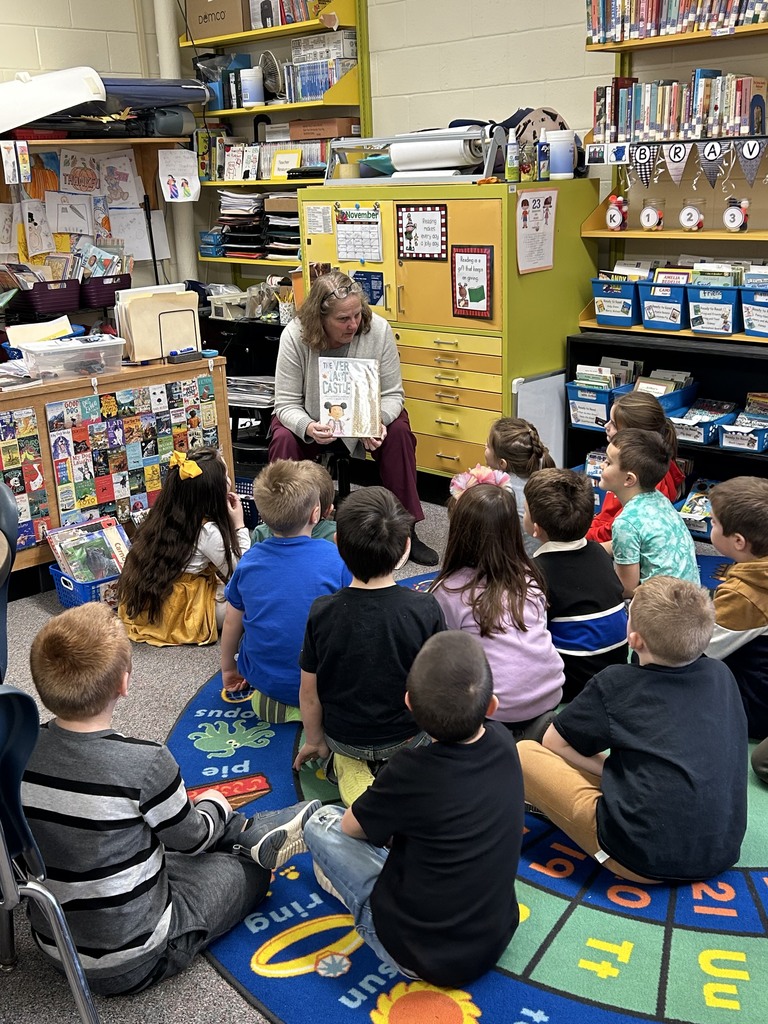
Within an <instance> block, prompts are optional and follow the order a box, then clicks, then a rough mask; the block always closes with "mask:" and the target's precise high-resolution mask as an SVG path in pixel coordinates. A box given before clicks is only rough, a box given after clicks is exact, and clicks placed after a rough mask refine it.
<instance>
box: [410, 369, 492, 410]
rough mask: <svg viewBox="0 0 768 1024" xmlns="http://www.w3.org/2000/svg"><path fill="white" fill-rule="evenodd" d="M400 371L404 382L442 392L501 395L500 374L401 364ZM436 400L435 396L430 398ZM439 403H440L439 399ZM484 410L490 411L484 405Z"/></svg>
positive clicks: (470, 403)
mask: <svg viewBox="0 0 768 1024" xmlns="http://www.w3.org/2000/svg"><path fill="white" fill-rule="evenodd" d="M400 369H401V371H402V375H403V382H404V383H405V382H406V381H413V382H414V383H417V384H427V385H429V386H430V387H432V388H434V389H436V390H438V391H439V390H440V389H441V388H442V389H445V388H447V389H448V390H449V391H458V390H461V389H462V388H465V389H467V390H469V391H484V392H488V393H489V394H498V395H500V394H501V374H498V373H476V372H474V371H473V370H455V369H453V368H448V367H443V366H434V367H433V366H423V365H422V364H420V363H401V364H400ZM429 397H430V399H432V400H434V395H430V396H429ZM437 401H440V399H439V397H438V398H437ZM463 404H464V405H476V404H477V403H476V402H469V401H467V402H464V403H463ZM482 408H484V409H485V408H488V409H490V408H491V406H486V405H485V404H484V403H483V405H482Z"/></svg>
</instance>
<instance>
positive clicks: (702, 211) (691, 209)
mask: <svg viewBox="0 0 768 1024" xmlns="http://www.w3.org/2000/svg"><path fill="white" fill-rule="evenodd" d="M706 216H707V201H706V199H702V198H699V197H698V196H696V197H695V198H693V199H684V200H683V205H682V207H681V209H680V215H679V217H678V220H679V221H680V227H681V228H682V229H683V231H702V230H703V229H704V220H705V218H706Z"/></svg>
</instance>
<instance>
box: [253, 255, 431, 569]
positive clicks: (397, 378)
mask: <svg viewBox="0 0 768 1024" xmlns="http://www.w3.org/2000/svg"><path fill="white" fill-rule="evenodd" d="M321 355H322V356H323V357H331V358H334V359H339V360H345V359H373V360H376V361H377V362H378V365H379V396H378V397H379V401H380V409H381V416H380V418H381V422H380V424H379V430H378V431H377V432H376V433H375V435H372V436H370V437H358V436H345V437H339V436H338V433H335V432H334V431H335V427H334V426H333V425H329V423H328V415H327V410H326V409H325V408H324V403H323V402H321V394H320V373H319V368H318V360H319V357H320V356H321ZM403 402H404V393H403V381H402V375H401V373H400V358H399V356H398V353H397V345H396V344H395V339H394V335H393V334H392V328H391V327H390V326H389V324H388V323H387V321H386V320H384V319H383V317H380V316H378V315H377V314H376V313H373V312H372V311H371V308H370V306H369V305H368V300H367V299H366V297H365V295H364V293H363V290H362V288H361V287H360V285H359V284H357V283H356V282H355V281H353V280H352V279H351V278H350V277H348V276H347V275H346V274H344V273H342V272H341V271H338V270H333V271H331V272H330V273H329V274H324V275H323V276H322V277H318V278H317V279H316V280H315V281H314V283H313V284H312V288H311V289H310V292H309V295H308V296H307V298H306V300H305V301H304V304H303V305H302V307H301V309H300V310H299V312H298V313H297V315H296V317H295V319H294V320H292V321H291V323H290V324H288V326H287V327H286V328H285V330H284V331H283V333H282V335H281V337H280V348H279V351H278V355H277V368H276V371H275V415H274V416H273V417H272V424H271V428H270V435H271V437H270V444H269V460H270V462H272V461H274V460H275V459H294V460H301V459H311V458H315V457H316V456H318V455H322V454H324V453H326V452H330V451H338V452H341V453H342V454H349V455H352V456H353V457H354V458H364V457H365V452H366V451H369V452H370V453H371V455H372V456H373V458H374V460H375V461H376V463H377V464H378V467H379V472H380V474H381V481H382V483H383V484H384V486H385V487H387V488H389V490H390V491H392V493H393V494H394V495H395V496H396V497H397V498H398V499H399V500H400V502H401V503H402V504H403V506H404V507H405V508H406V509H407V510H408V512H410V513H411V515H412V516H413V518H414V520H415V521H416V522H420V521H421V520H422V519H423V518H424V512H423V511H422V508H421V502H420V501H419V495H418V491H417V489H416V438H415V437H414V436H413V432H412V431H411V424H410V421H409V419H408V413H407V412H406V411H405V408H404V406H403ZM411 559H412V561H414V562H418V563H419V564H420V565H436V564H437V560H438V557H437V552H435V551H433V550H432V548H430V547H428V546H427V545H426V544H424V543H423V542H422V541H420V540H419V538H418V537H417V536H416V534H415V532H414V531H412V534H411Z"/></svg>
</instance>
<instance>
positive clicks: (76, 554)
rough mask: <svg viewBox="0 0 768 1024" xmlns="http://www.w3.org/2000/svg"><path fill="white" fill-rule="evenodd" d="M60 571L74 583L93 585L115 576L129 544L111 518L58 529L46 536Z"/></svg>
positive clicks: (123, 561)
mask: <svg viewBox="0 0 768 1024" xmlns="http://www.w3.org/2000/svg"><path fill="white" fill-rule="evenodd" d="M46 537H47V539H48V543H49V544H50V545H51V551H52V552H53V556H54V558H55V559H56V562H57V563H58V566H59V568H60V569H61V571H62V572H63V573H64V574H65V575H66V576H69V577H70V579H73V580H75V582H76V583H94V582H97V581H98V580H106V579H109V578H110V577H113V576H118V575H119V574H120V572H121V571H122V568H123V566H124V565H125V559H126V557H127V555H128V549H129V548H130V542H129V541H128V538H127V536H126V534H125V530H124V529H123V528H122V526H121V525H120V524H119V523H118V521H117V520H116V519H115V518H114V517H113V516H102V517H101V518H99V519H94V520H93V522H90V523H80V524H78V525H77V526H60V527H58V528H57V529H54V530H48V532H47V533H46Z"/></svg>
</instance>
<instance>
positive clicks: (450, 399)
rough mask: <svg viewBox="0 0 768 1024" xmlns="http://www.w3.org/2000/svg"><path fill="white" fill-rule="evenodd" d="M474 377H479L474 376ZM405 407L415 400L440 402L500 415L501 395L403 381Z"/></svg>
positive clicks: (450, 386)
mask: <svg viewBox="0 0 768 1024" xmlns="http://www.w3.org/2000/svg"><path fill="white" fill-rule="evenodd" d="M475 376H481V375H480V374H475ZM403 387H404V389H405V398H406V406H407V407H410V405H409V400H410V399H413V398H416V399H421V400H422V401H425V402H440V403H442V404H443V405H451V406H455V407H457V408H467V409H490V410H492V411H493V412H495V413H497V414H498V415H501V393H500V392H496V393H494V392H491V391H470V390H467V389H466V388H457V387H454V386H453V385H451V384H435V383H432V384H422V383H420V382H419V381H412V380H404V381H403Z"/></svg>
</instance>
